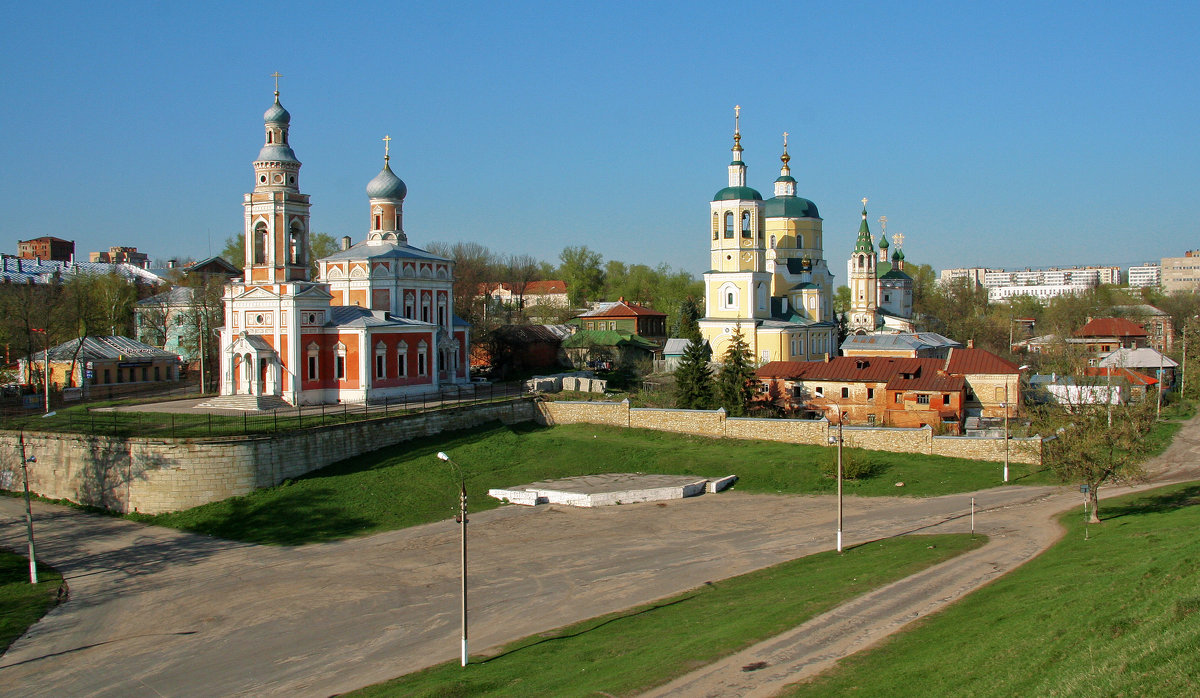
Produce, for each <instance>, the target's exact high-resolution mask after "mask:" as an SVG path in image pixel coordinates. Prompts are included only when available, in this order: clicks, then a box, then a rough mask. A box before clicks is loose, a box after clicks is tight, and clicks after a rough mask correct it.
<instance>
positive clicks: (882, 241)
mask: <svg viewBox="0 0 1200 698" xmlns="http://www.w3.org/2000/svg"><path fill="white" fill-rule="evenodd" d="M890 246H891V245H889V244H888V241H887V234H886V233H885V234H883V235H880V236H879V249H881V250H886V249H887V248H888V247H890Z"/></svg>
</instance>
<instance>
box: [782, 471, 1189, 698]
mask: <svg viewBox="0 0 1200 698" xmlns="http://www.w3.org/2000/svg"><path fill="white" fill-rule="evenodd" d="M1198 504H1200V485H1197V484H1188V485H1184V486H1173V487H1169V488H1162V489H1158V490H1154V491H1153V492H1150V493H1144V494H1138V495H1131V496H1127V497H1122V498H1119V499H1113V500H1110V501H1108V502H1106V506H1105V507H1104V508H1102V510H1101V511H1102V512H1104V513H1105V521H1104V523H1103V524H1101V525H1099V526H1096V525H1093V526H1090V527H1089V533H1090V540H1084V530H1083V523H1082V516H1081V514H1080V512H1079V511H1076V512H1074V513H1071V514H1068V515H1066V516H1064V517H1063V523H1064V525H1066V526H1067V528H1068V529H1069V532H1068V533H1067V536H1066V537H1065V538H1064V539H1063V540H1062V541H1061V542H1059V543H1058V544H1056V545H1055V546H1054V547H1052V548H1051V549H1050V550H1049V551H1047V552H1046V553H1044V554H1043V555H1041V556H1040V557H1038V558H1037V559H1035V560H1032V561H1031V562H1029V563H1028V564H1026V565H1024V566H1022V567H1021V568H1019V569H1018V570H1016V571H1014V572H1012V573H1011V574H1008V575H1005V576H1004V577H1002V578H1000V579H998V580H997V581H995V582H994V583H992V584H990V585H988V586H986V587H984V588H983V589H981V590H979V591H977V592H975V593H973V594H971V595H970V596H969V597H967V598H966V599H963V600H962V601H960V602H959V603H957V604H954V605H953V606H951V607H950V608H948V609H946V610H945V611H943V612H941V613H938V614H936V615H934V616H931V617H929V618H928V619H925V620H923V621H922V622H920V624H919V625H918V626H917V627H915V628H913V629H912V630H909V631H907V632H904V633H902V634H900V635H897V636H895V637H893V638H892V639H891V640H889V641H886V642H885V643H884V644H882V645H880V646H879V647H877V648H876V649H873V650H868V651H866V652H862V653H859V654H857V655H854V656H853V657H850V658H848V659H846V660H843V661H842V662H841V663H840V664H839V666H838V667H836V668H835V669H833V670H832V671H830V672H827V673H826V674H825V675H823V676H821V677H818V678H817V679H816V680H814V681H813V682H811V683H807V684H802V685H799V686H796V687H794V688H793V690H791V691H790V693H789V694H788V695H791V696H830V695H837V696H846V695H852V696H889V697H890V696H918V695H919V696H951V695H953V696H1088V698H1094V697H1095V696H1183V695H1196V694H1197V691H1198V690H1200V541H1198V540H1197V536H1196V532H1197V531H1198V530H1200V506H1197V505H1198Z"/></svg>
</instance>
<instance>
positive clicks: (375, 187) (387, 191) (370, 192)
mask: <svg viewBox="0 0 1200 698" xmlns="http://www.w3.org/2000/svg"><path fill="white" fill-rule="evenodd" d="M407 195H408V187H407V186H405V185H404V181H403V180H402V179H400V178H399V177H397V176H396V173H395V172H392V168H391V166H390V165H388V164H387V163H386V162H384V164H383V169H382V170H380V171H379V174H377V175H375V179H372V180H371V181H370V183H368V184H367V196H369V197H370V198H372V199H403V198H404V197H405V196H407Z"/></svg>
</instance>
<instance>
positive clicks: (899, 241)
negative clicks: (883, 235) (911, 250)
mask: <svg viewBox="0 0 1200 698" xmlns="http://www.w3.org/2000/svg"><path fill="white" fill-rule="evenodd" d="M892 244H894V245H895V246H896V247H900V246H901V245H903V244H904V235H903V234H902V233H896V234H895V235H893V236H892Z"/></svg>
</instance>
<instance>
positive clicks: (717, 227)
mask: <svg viewBox="0 0 1200 698" xmlns="http://www.w3.org/2000/svg"><path fill="white" fill-rule="evenodd" d="M720 236H721V219H720V217H719V216H717V214H715V213H714V214H713V240H716V239H717V238H718V237H720Z"/></svg>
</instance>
